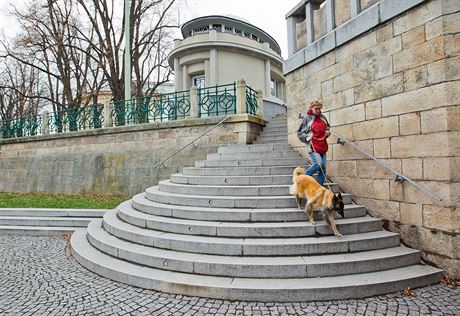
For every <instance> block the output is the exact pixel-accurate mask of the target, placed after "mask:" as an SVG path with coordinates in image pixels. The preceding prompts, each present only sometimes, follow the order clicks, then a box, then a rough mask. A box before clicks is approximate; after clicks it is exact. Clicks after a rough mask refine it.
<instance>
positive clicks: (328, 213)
mask: <svg viewBox="0 0 460 316" xmlns="http://www.w3.org/2000/svg"><path fill="white" fill-rule="evenodd" d="M304 173H305V171H304V169H303V168H301V167H297V168H295V170H294V172H293V174H292V182H293V185H292V186H291V188H290V193H291V194H292V195H295V197H296V199H297V205H298V206H299V209H301V208H302V207H301V206H300V203H301V202H302V199H305V198H306V199H307V203H306V205H305V212H308V215H309V217H310V223H311V224H312V225H315V220H314V218H313V214H314V210H315V209H322V210H323V214H324V217H325V219H326V221H327V223H328V224H329V226H330V227H331V229H332V231H333V232H334V235H336V236H338V237H341V236H342V234H340V233H339V231H338V230H337V227H336V226H335V220H334V211H335V212H337V213H338V214H339V215H340V216H341V217H342V218H343V217H344V214H343V208H344V204H343V199H342V195H341V194H340V193H339V194H338V195H335V194H334V193H333V192H331V191H329V190H327V189H326V188H324V187H322V186H321V185H320V184H319V183H318V182H316V180H315V179H314V178H313V177H310V176H308V175H305V174H304Z"/></svg>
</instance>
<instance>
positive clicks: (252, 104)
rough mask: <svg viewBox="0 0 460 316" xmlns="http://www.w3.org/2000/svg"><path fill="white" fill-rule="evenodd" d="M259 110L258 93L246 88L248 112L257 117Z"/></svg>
mask: <svg viewBox="0 0 460 316" xmlns="http://www.w3.org/2000/svg"><path fill="white" fill-rule="evenodd" d="M257 109H258V104H257V91H255V90H254V89H252V88H251V87H246V111H247V112H248V113H250V114H252V115H256V113H257Z"/></svg>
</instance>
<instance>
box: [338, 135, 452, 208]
mask: <svg viewBox="0 0 460 316" xmlns="http://www.w3.org/2000/svg"><path fill="white" fill-rule="evenodd" d="M331 134H332V135H334V136H335V137H337V143H339V144H341V145H342V146H343V145H344V144H349V145H351V146H352V147H353V148H354V149H356V150H358V151H359V152H360V153H362V154H363V155H365V156H367V157H368V158H370V159H372V160H374V161H375V162H377V163H378V164H379V165H381V166H383V167H385V168H387V169H388V170H390V171H391V172H393V173H394V174H395V175H396V177H395V181H396V182H399V183H403V182H404V181H407V182H409V183H410V184H412V185H414V186H416V187H417V188H419V189H420V190H422V191H423V192H425V193H426V194H428V195H430V196H431V197H433V198H435V199H436V200H438V201H442V200H443V197H441V196H439V195H437V194H435V193H433V192H431V191H430V190H428V189H427V188H425V187H424V186H423V185H421V184H418V183H417V182H415V181H414V180H412V179H410V178H408V177H406V176H405V175H403V174H401V173H399V172H398V171H396V170H395V169H394V168H393V167H392V166H390V165H389V164H387V163H386V162H384V161H383V160H380V159H377V158H375V157H374V156H372V155H370V154H368V153H367V152H365V151H364V150H362V149H361V148H359V147H358V146H357V145H355V144H354V143H352V142H350V141H348V140H346V139H345V138H343V137H342V136H340V135H337V134H336V133H333V132H331Z"/></svg>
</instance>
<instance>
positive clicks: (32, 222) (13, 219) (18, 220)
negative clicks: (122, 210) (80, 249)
mask: <svg viewBox="0 0 460 316" xmlns="http://www.w3.org/2000/svg"><path fill="white" fill-rule="evenodd" d="M92 219H93V218H83V217H69V218H67V217H26V216H0V226H41V227H56V226H57V227H60V226H64V227H86V226H88V223H89V222H90V221H91V220H92Z"/></svg>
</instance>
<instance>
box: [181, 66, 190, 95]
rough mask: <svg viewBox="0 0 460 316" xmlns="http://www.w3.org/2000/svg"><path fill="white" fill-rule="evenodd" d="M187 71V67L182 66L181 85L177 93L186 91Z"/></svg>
mask: <svg viewBox="0 0 460 316" xmlns="http://www.w3.org/2000/svg"><path fill="white" fill-rule="evenodd" d="M188 89H189V87H188V71H187V65H183V66H182V85H181V88H180V90H179V91H183V90H188Z"/></svg>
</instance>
